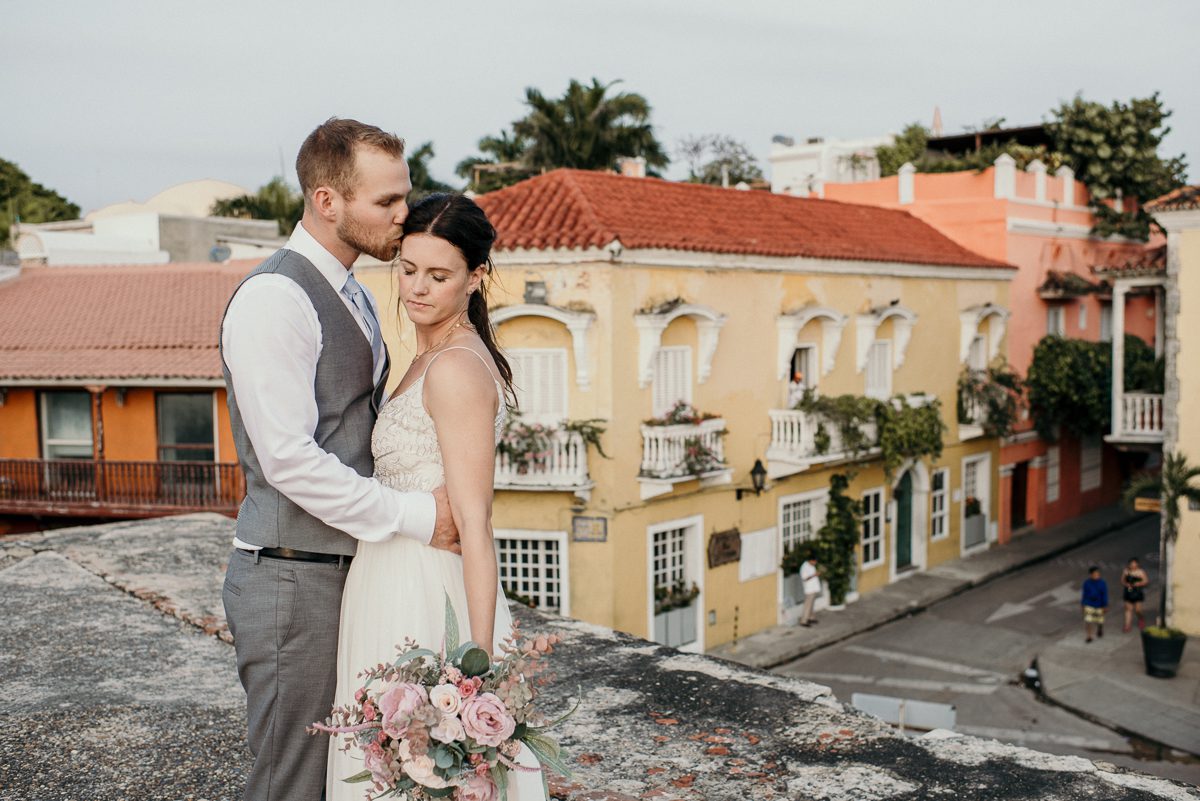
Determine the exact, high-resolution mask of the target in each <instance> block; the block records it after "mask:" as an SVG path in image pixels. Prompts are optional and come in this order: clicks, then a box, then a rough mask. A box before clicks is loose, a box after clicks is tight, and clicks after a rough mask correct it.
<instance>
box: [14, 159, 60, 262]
mask: <svg viewBox="0 0 1200 801" xmlns="http://www.w3.org/2000/svg"><path fill="white" fill-rule="evenodd" d="M77 219H79V206H77V205H75V204H74V203H72V202H71V201H69V200H67V199H66V198H65V197H63V196H62V195H60V194H58V192H55V191H54V190H53V189H48V188H46V187H44V186H42V185H41V184H39V183H35V182H34V181H33V180H32V179H30V177H29V176H28V175H26V174H25V172H24V171H23V170H22V169H21V168H20V167H18V166H17V165H16V164H14V163H13V162H11V161H6V160H4V159H0V248H3V247H8V246H9V230H10V229H11V228H12V225H13V223H15V222H17V221H18V220H19V221H21V222H27V223H43V222H60V221H63V220H77Z"/></svg>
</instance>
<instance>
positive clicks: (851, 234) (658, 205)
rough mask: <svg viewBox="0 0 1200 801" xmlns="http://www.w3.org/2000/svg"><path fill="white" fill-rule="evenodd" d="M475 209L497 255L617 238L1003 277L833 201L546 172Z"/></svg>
mask: <svg viewBox="0 0 1200 801" xmlns="http://www.w3.org/2000/svg"><path fill="white" fill-rule="evenodd" d="M477 200H478V202H479V205H480V206H482V207H483V208H484V210H485V211H486V212H487V213H488V217H489V218H490V219H491V221H492V224H493V225H495V226H496V230H497V233H498V237H497V240H496V248H497V249H498V250H514V249H517V248H528V249H534V250H542V249H551V248H588V247H597V248H602V247H604V246H606V245H608V244H609V243H611V242H612V241H613V240H614V239H617V240H620V242H621V245H622V246H624V247H625V248H665V249H669V250H683V251H698V252H704V253H736V254H744V255H755V256H780V257H789V256H806V257H810V258H819V259H850V260H863V261H891V262H906V263H912V264H933V265H946V266H963V267H1001V268H1010V269H1012V267H1011V265H1008V264H1004V263H1003V262H998V261H993V260H992V259H988V258H985V257H983V256H980V255H979V254H977V253H973V252H972V251H970V250H967V249H966V248H964V247H962V246H961V245H958V244H957V243H955V242H953V241H952V240H950V239H949V238H947V237H946V236H944V235H942V234H941V233H939V232H938V231H937V230H935V229H934V228H933V227H932V226H930V225H928V224H927V223H925V222H922V221H921V220H918V219H917V218H916V217H913V216H912V215H910V214H908V213H907V212H904V211H895V210H891V209H882V208H878V207H875V206H861V205H856V204H851V203H842V202H838V201H833V200H816V199H810V198H798V197H791V196H788V195H775V194H771V193H769V192H754V191H750V192H740V191H737V190H733V189H722V188H720V187H713V186H702V185H698V184H686V183H673V182H669V181H663V180H659V179H656V178H625V177H622V176H619V175H613V174H610V173H603V172H587V171H583V170H554V171H553V172H548V173H546V174H545V175H541V176H538V177H536V178H531V179H529V180H527V181H522V182H521V183H519V184H515V185H513V186H510V187H507V188H505V189H500V190H498V191H495V192H490V193H488V194H486V195H481V196H480V197H479V198H477Z"/></svg>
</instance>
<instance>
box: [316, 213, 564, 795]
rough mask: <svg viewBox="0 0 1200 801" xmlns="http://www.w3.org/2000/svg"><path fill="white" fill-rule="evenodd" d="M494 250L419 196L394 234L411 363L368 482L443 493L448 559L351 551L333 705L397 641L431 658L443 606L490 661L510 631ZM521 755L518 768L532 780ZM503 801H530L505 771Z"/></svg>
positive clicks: (350, 758)
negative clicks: (498, 544) (492, 299)
mask: <svg viewBox="0 0 1200 801" xmlns="http://www.w3.org/2000/svg"><path fill="white" fill-rule="evenodd" d="M495 238H496V232H495V229H494V228H493V227H492V225H491V223H489V222H488V219H487V216H486V215H485V214H484V213H483V210H482V209H480V208H479V206H477V205H476V204H475V203H474V202H473V201H472V200H470V199H469V198H466V197H463V196H462V195H450V194H435V195H430V196H429V197H426V198H425V199H423V200H421V201H419V202H418V203H417V204H415V205H414V206H413V207H412V209H411V210H410V211H409V214H408V218H407V219H406V220H405V222H404V233H403V238H402V240H401V246H400V252H399V255H398V261H397V264H398V267H399V270H398V284H399V296H400V303H401V305H402V306H403V307H404V310H405V312H406V313H407V314H408V319H409V320H411V321H412V323H413V325H414V326H415V327H416V334H417V356H416V358H415V359H413V362H412V365H411V366H410V367H409V368H408V372H406V373H405V374H404V377H403V378H402V379H401V381H400V385H399V386H398V387H397V388H396V391H395V392H394V393H393V394H392V396H391V397H390V398H389V399H388V401H387V402H386V403H385V404H384V406H383V408H382V409H380V412H379V419H378V420H377V421H376V423H375V430H374V432H373V434H372V436H371V451H372V453H373V454H374V457H375V476H376V478H378V479H379V480H380V481H381V482H383V483H384V484H385V485H387V486H389V487H392V488H394V489H397V490H403V491H418V490H423V491H430V490H433V489H434V488H436V487H438V486H441V485H442V484H445V486H446V490H447V493H448V494H449V497H450V506H451V511H452V513H453V516H454V523H455V525H456V526H457V527H458V531H459V534H460V537H461V541H462V555H461V556H459V555H458V554H454V553H450V552H449V551H444V550H438V549H435V548H432V547H429V546H426V545H422V544H420V543H418V542H417V541H415V540H411V539H407V538H403V537H394V538H393V539H391V540H389V541H387V542H365V541H360V542H359V543H358V553H357V555H356V556H355V558H354V561H353V562H351V565H350V570H349V573H348V574H347V577H346V588H345V591H344V593H343V595H342V612H341V630H340V634H339V639H338V678H337V694H336V696H335V699H336V700H335V703H337V704H345V703H348V702H349V701H350V700H351V698H352V696H353V694H354V691H355V690H356V689H358V687H359V686H360V684H359V681H358V679H357V674H358V673H359V671H361V670H363V669H364V668H367V667H370V666H374V665H377V664H379V663H380V662H385V661H390V660H391V659H392V658H393V657H394V656H395V655H396V645H398V644H400V643H402V642H403V641H404V640H405V638H411V639H414V640H416V641H417V642H419V643H420V644H421V645H422V646H423V647H428V648H434V649H437V648H438V647H439V646H440V645H441V643H442V641H443V636H444V634H445V603H446V598H447V597H449V598H450V602H451V603H452V604H453V606H454V611H455V614H456V615H457V616H458V619H459V621H462V624H463V626H464V631H463V632H462V639H463V641H466V640H467V639H470V640H473V641H474V642H476V643H479V644H480V645H482V646H483V647H485V648H487V647H488V646H489V645H490V646H491V647H490V650H491V651H492V653H498V651H499V645H500V643H501V642H502V641H503V640H504V638H505V637H506V636H507V635H508V634H509V632H510V630H511V628H512V618H511V617H510V615H509V611H508V605H507V604H506V603H505V600H504V596H503V594H502V592H501V591H500V587H499V580H498V568H497V563H496V551H495V548H494V546H493V544H492V484H493V475H494V469H495V445H496V441H497V438H498V437H499V435H500V432H501V430H502V428H503V426H504V421H505V415H506V412H507V404H506V400H507V398H508V397H509V396H511V394H512V369H511V368H510V367H509V365H508V362H507V361H506V360H505V358H504V355H503V354H502V353H501V352H500V349H499V348H498V347H497V346H496V343H495V341H494V338H493V333H492V329H491V325H490V323H489V321H488V308H487V299H486V296H485V287H484V283H483V282H484V278H485V276H486V274H488V273H489V272H490V270H491V261H490V256H489V253H490V251H491V247H492V242H493V241H494V240H495ZM340 742H341V738H336V737H335V738H331V741H330V752H329V768H328V772H327V774H326V798H327V799H328V801H340V800H343V799H344V800H345V801H350V800H351V799H354V800H355V801H359V800H360V799H362V798H363V796H364V794H365V792H366V791H367V789H369V788H370V785H369V784H348V783H346V782H344V781H342V780H343V779H345V778H346V777H348V776H352V775H354V774H356V773H358V772H359V771H361V770H362V761H361V757H360V756H358V755H357V754H355V755H351V754H347V753H346V752H345V751H342V750H339V747H340ZM522 748H523V750H522V753H521V757H520V758H519V759H518V762H520V763H522V764H525V765H529V766H535V767H536V766H537V761H536V759H535V758H533V756H532V754H531V753H529V752H528V750H526V749H524V747H522ZM508 798H509V800H510V801H530V799H534V800H535V801H537V800H539V799H544V798H545V796H544V792H543V789H542V778H541V776H540V775H539V774H538V773H536V772H532V771H513V772H512V773H511V774H510V776H509V787H508Z"/></svg>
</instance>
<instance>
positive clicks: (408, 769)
mask: <svg viewBox="0 0 1200 801" xmlns="http://www.w3.org/2000/svg"><path fill="white" fill-rule="evenodd" d="M436 768H437V765H435V764H434V761H433V757H430V756H419V757H413V758H412V759H410V760H409V761H407V762H405V763H404V772H405V773H407V774H408V775H409V778H411V779H412V780H413V781H414V782H416V783H417V784H419V785H421V786H423V787H432V788H434V789H440V788H442V787H445V786H446V780H445V779H443V778H442V777H441V776H438V775H437V773H436V772H435V769H436Z"/></svg>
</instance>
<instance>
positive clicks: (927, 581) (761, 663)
mask: <svg viewBox="0 0 1200 801" xmlns="http://www.w3.org/2000/svg"><path fill="white" fill-rule="evenodd" d="M1143 516H1144V515H1141V514H1137V513H1133V512H1128V511H1126V510H1124V509H1122V508H1120V507H1114V506H1110V507H1106V508H1104V509H1097V510H1096V511H1094V512H1090V513H1088V514H1086V515H1083V516H1082V517H1078V518H1075V519H1074V520H1071V521H1068V522H1067V523H1063V524H1062V525H1058V526H1053V527H1051V528H1048V529H1042V530H1040V531H1036V532H1030V533H1027V534H1023V535H1020V536H1018V537H1016V538H1014V539H1013V540H1012V542H1010V543H1008V544H1007V545H1004V546H995V547H993V548H991V549H990V550H987V551H984V552H982V553H978V554H974V555H972V556H968V557H966V558H965V559H955V560H953V561H951V562H945V563H943V564H940V565H938V566H937V567H933V568H930V569H929V570H926V571H923V572H920V573H915V574H913V575H910V576H909V577H907V578H905V579H903V580H901V581H897V582H895V583H892V584H889V585H888V586H886V587H883V588H881V589H878V590H876V591H874V592H871V593H868V594H867V595H865V596H863V597H862V598H861V599H859V600H858V601H855V602H854V603H852V604H849V605H847V607H846V608H845V609H844V610H841V611H838V612H827V613H825V614H823V615H822V616H821V623H820V625H819V626H814V627H812V628H802V627H800V626H774V627H772V628H769V629H765V630H764V631H760V632H757V633H756V634H752V635H750V636H749V637H746V638H744V639H742V640H739V641H737V643H736V644H735V643H726V644H724V645H719V646H717V647H716V648H713V649H711V650H710V651H708V655H709V656H715V657H719V658H721V659H728V660H729V661H731V662H739V663H741V664H743V665H749V666H751V667H756V668H761V669H763V670H769V669H771V668H773V667H777V666H779V665H782V664H784V663H786V662H791V661H792V660H794V659H799V658H800V657H802V656H807V655H808V654H811V653H812V652H814V651H818V650H820V649H822V648H826V647H828V646H830V645H833V644H834V643H838V642H841V641H842V640H845V639H848V638H850V637H853V636H854V635H856V634H861V633H862V632H864V631H870V630H871V629H876V628H879V627H880V626H882V625H884V624H886V623H890V622H892V621H893V620H897V619H899V618H902V617H904V616H906V615H910V614H912V613H913V612H919V611H921V610H923V609H925V608H926V607H928V606H930V605H932V604H934V603H937V602H938V601H942V600H945V599H946V598H950V597H951V596H954V595H958V594H959V593H960V592H964V591H965V590H969V589H971V588H972V587H977V586H979V585H980V584H985V583H987V582H989V581H991V580H992V579H994V578H997V577H999V576H1003V575H1004V574H1006V573H1011V572H1013V571H1014V570H1019V569H1021V568H1023V567H1025V566H1027V565H1031V564H1034V563H1036V562H1041V561H1044V560H1046V559H1052V558H1053V557H1055V556H1058V555H1059V554H1060V553H1063V552H1064V551H1068V550H1070V549H1071V548H1074V547H1075V546H1077V545H1080V544H1082V543H1085V542H1088V541H1089V540H1093V539H1095V538H1097V537H1100V536H1102V535H1104V534H1107V533H1109V532H1110V531H1115V530H1116V529H1119V528H1123V527H1124V526H1126V525H1128V524H1129V523H1132V522H1133V521H1135V520H1139V519H1141V518H1142V517H1143Z"/></svg>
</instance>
